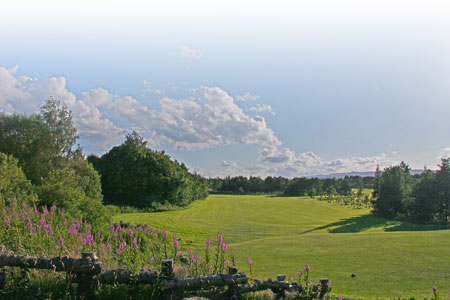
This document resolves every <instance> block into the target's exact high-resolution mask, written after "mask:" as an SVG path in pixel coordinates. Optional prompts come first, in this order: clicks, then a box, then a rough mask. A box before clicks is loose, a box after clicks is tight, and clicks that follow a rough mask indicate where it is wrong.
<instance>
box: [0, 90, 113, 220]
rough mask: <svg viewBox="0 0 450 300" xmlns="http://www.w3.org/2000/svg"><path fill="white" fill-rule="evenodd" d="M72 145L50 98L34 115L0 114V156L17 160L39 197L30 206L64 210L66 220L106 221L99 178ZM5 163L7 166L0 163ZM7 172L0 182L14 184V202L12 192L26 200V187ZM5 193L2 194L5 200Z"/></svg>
mask: <svg viewBox="0 0 450 300" xmlns="http://www.w3.org/2000/svg"><path fill="white" fill-rule="evenodd" d="M76 139H77V136H76V128H75V127H74V125H73V121H72V113H71V112H70V111H69V110H68V109H67V107H66V106H65V105H64V104H63V103H61V102H60V101H58V100H55V99H53V98H49V99H48V100H47V101H46V102H45V104H44V105H43V106H42V107H41V111H40V114H38V115H37V114H32V115H22V114H13V115H6V114H0V152H4V153H6V154H8V155H12V156H14V157H15V158H17V159H18V164H19V165H20V166H21V167H22V169H23V172H24V173H25V175H26V178H28V179H30V180H31V182H32V183H33V184H34V185H35V186H34V189H35V190H36V193H37V194H38V196H39V201H38V202H37V203H36V204H37V205H39V206H51V205H53V204H56V205H58V206H60V207H63V208H64V209H66V213H67V214H68V215H71V216H73V217H76V218H83V219H88V220H90V221H91V223H95V224H99V223H100V222H102V221H105V219H106V216H105V210H104V208H103V206H102V199H103V196H102V191H101V183H100V176H99V175H98V173H97V171H95V169H94V168H93V167H92V165H91V164H89V163H88V162H87V161H85V160H84V158H83V155H82V153H81V149H76V150H73V148H74V145H75V142H76ZM5 159H6V161H11V160H12V158H4V157H2V160H5ZM11 163H12V165H14V163H13V162H11ZM11 163H10V164H11ZM12 165H11V166H12ZM16 165H17V161H16ZM11 166H10V167H9V169H8V170H9V171H8V172H9V173H8V174H9V175H6V174H7V173H4V172H2V174H3V173H4V174H5V175H1V174H0V176H1V177H2V178H3V177H5V178H6V177H9V178H10V179H8V180H10V181H12V180H15V181H16V184H17V188H16V190H15V191H14V192H13V194H14V195H15V196H16V197H17V193H19V192H18V191H21V193H25V194H30V192H29V190H31V189H32V187H31V184H30V183H29V182H27V181H26V178H25V176H23V174H22V175H20V174H21V173H20V172H19V171H17V170H16V171H14V170H15V169H14V167H11ZM11 168H12V169H11ZM16 169H17V167H16ZM5 172H6V170H5ZM11 172H15V173H14V174H15V175H14V176H13V174H12V173H11ZM10 173H11V174H10ZM21 176H22V177H21ZM5 180H6V179H3V181H5ZM18 182H20V184H19V183H18ZM7 193H9V194H7ZM11 193H12V192H11V191H9V192H7V191H2V194H4V195H6V196H7V197H8V198H11ZM30 195H31V194H30Z"/></svg>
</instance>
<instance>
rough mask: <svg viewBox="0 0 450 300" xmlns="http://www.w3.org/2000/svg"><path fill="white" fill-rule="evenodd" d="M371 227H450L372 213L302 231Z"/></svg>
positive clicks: (385, 228) (338, 230)
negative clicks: (412, 221) (384, 216)
mask: <svg viewBox="0 0 450 300" xmlns="http://www.w3.org/2000/svg"><path fill="white" fill-rule="evenodd" d="M373 228H382V229H383V230H384V231H429V230H446V229H450V227H449V226H444V225H420V224H414V223H410V222H407V221H401V220H390V219H385V218H381V217H377V216H374V215H364V216H360V217H354V218H349V219H345V220H341V221H338V222H334V223H330V224H327V225H324V226H320V227H316V228H313V229H311V230H307V231H305V232H304V233H308V232H312V231H317V230H323V229H328V232H329V233H357V232H362V231H365V230H369V229H373Z"/></svg>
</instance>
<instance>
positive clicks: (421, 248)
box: [115, 195, 450, 299]
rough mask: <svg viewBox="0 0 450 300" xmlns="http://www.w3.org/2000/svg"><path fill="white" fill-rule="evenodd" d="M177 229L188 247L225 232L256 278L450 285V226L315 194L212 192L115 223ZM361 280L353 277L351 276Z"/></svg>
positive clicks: (373, 292)
mask: <svg viewBox="0 0 450 300" xmlns="http://www.w3.org/2000/svg"><path fill="white" fill-rule="evenodd" d="M119 220H123V221H124V222H130V223H132V224H148V225H151V226H154V227H158V228H166V229H167V230H169V231H176V232H177V233H178V235H179V236H180V237H181V238H183V240H182V243H181V245H182V246H183V247H185V248H188V247H192V248H193V249H194V250H195V249H197V252H198V251H199V249H203V245H204V241H205V239H207V238H209V239H211V241H215V236H216V234H217V232H222V233H223V235H224V239H225V241H226V242H227V243H228V244H229V248H230V249H232V251H233V252H234V253H235V254H236V256H237V257H238V260H239V263H238V266H239V268H240V270H241V271H243V272H247V273H248V266H247V264H246V262H245V259H246V258H247V257H251V258H252V260H253V268H254V277H255V278H258V279H267V278H269V277H270V278H275V277H276V275H277V274H280V273H282V274H286V275H287V276H288V277H289V276H290V275H293V276H294V277H295V275H296V274H297V272H298V270H299V269H301V268H302V267H303V266H304V265H305V264H306V263H308V264H310V266H311V272H312V276H313V281H314V282H316V281H317V280H318V278H320V277H328V278H329V279H330V280H331V282H332V285H333V292H332V293H333V294H335V295H339V296H346V297H352V298H368V299H373V298H393V297H399V296H402V297H408V296H414V297H416V299H417V298H423V297H425V296H428V297H429V296H431V287H432V284H433V282H435V284H436V286H437V287H438V289H440V293H441V295H442V296H443V299H445V297H446V295H447V294H448V293H449V289H450V230H438V228H436V227H431V226H419V225H414V224H410V223H406V222H401V221H392V220H387V219H383V218H378V217H374V216H371V215H370V211H369V210H367V209H352V208H349V207H346V206H341V205H336V204H329V203H327V202H325V201H319V200H314V199H308V198H298V197H289V198H288V197H271V196H230V195H226V196H225V195H212V196H210V197H208V198H207V199H206V200H202V201H197V202H195V203H193V204H192V205H191V206H190V207H189V208H186V209H183V210H179V211H169V212H158V213H136V214H122V215H118V216H116V217H115V221H119ZM352 273H354V274H356V277H351V274H352Z"/></svg>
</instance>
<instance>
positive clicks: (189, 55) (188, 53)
mask: <svg viewBox="0 0 450 300" xmlns="http://www.w3.org/2000/svg"><path fill="white" fill-rule="evenodd" d="M169 55H170V56H179V57H181V58H186V59H195V60H198V59H200V57H202V56H203V50H201V49H194V48H190V47H188V46H186V45H182V46H181V47H180V49H178V50H177V51H172V52H169Z"/></svg>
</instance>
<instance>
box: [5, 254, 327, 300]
mask: <svg viewBox="0 0 450 300" xmlns="http://www.w3.org/2000/svg"><path fill="white" fill-rule="evenodd" d="M6 266H7V267H19V268H27V269H47V270H53V271H56V272H67V273H68V274H72V275H74V282H75V283H77V284H78V288H77V296H78V297H79V298H82V299H95V290H96V286H98V283H100V284H148V285H154V286H158V289H159V292H160V295H161V298H166V299H182V298H184V297H187V296H193V295H196V296H204V297H211V298H214V299H233V298H236V299H239V298H240V295H242V294H243V293H248V292H255V291H261V290H272V291H273V292H274V293H275V294H276V296H277V298H281V297H282V296H284V294H285V292H286V291H298V292H302V291H303V289H304V288H303V286H302V285H301V284H298V283H289V282H287V281H286V280H285V278H286V277H285V276H284V275H278V276H277V280H271V279H269V280H267V281H258V280H253V282H252V283H249V278H248V277H247V276H246V275H245V274H244V273H238V270H237V267H228V274H215V275H210V276H199V277H190V278H175V276H174V273H173V261H172V260H164V261H163V262H162V264H161V271H160V272H158V271H155V270H141V271H138V272H132V271H130V270H106V271H102V264H101V262H100V261H99V260H98V259H97V257H96V256H95V253H92V252H82V257H81V259H80V258H70V257H54V258H41V257H30V256H23V255H10V254H5V253H0V267H6ZM5 282H6V274H5V273H4V272H0V289H2V288H3V286H4V285H5ZM327 283H328V279H326V278H324V279H321V280H320V283H319V284H317V285H315V286H314V287H313V288H314V289H315V291H317V292H318V293H317V297H318V298H323V296H324V295H325V293H326V292H327V291H328V286H327ZM223 287H227V288H226V289H224V288H223Z"/></svg>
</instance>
